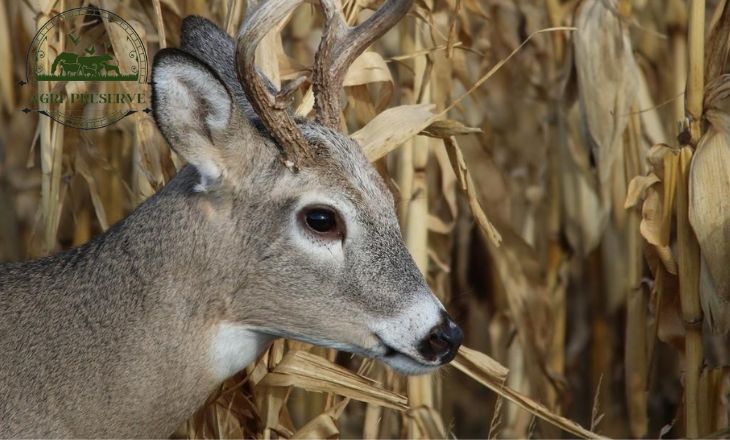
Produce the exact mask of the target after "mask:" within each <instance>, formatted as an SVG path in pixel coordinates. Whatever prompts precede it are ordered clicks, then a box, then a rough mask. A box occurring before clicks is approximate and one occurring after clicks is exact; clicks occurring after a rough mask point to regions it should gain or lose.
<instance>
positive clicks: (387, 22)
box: [236, 0, 414, 170]
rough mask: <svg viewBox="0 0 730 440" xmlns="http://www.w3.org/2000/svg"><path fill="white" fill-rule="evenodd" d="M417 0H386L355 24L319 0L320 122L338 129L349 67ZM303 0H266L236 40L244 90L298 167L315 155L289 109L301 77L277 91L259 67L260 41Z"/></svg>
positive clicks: (332, 1)
mask: <svg viewBox="0 0 730 440" xmlns="http://www.w3.org/2000/svg"><path fill="white" fill-rule="evenodd" d="M413 1H414V0H385V4H384V5H383V6H381V7H380V9H378V10H377V11H376V12H375V13H374V14H373V15H372V16H370V18H368V19H367V20H365V21H364V22H363V23H361V24H360V25H359V26H357V27H354V28H352V27H350V26H348V25H347V23H345V20H344V19H343V18H342V15H341V14H340V11H339V7H338V5H337V0H320V4H321V5H322V10H323V11H324V14H325V25H324V31H323V34H322V41H321V42H320V44H319V48H318V49H317V54H316V55H315V60H314V69H313V72H312V88H313V91H314V95H315V104H314V107H315V113H316V115H317V121H318V122H319V123H321V124H323V125H326V126H328V127H330V128H333V129H338V128H339V125H340V109H339V102H338V101H339V99H338V94H339V91H340V88H341V87H342V82H343V81H344V79H345V73H346V72H347V68H348V67H349V66H350V65H351V64H352V62H353V61H355V59H356V58H357V57H358V56H360V54H362V53H363V51H364V50H365V49H367V47H368V46H370V45H371V44H372V43H373V42H374V41H375V40H376V39H378V38H379V37H380V36H381V35H383V34H384V33H385V32H387V31H388V30H389V29H390V28H392V27H393V26H394V25H395V24H396V23H397V22H398V21H399V20H400V19H401V18H403V16H404V15H405V14H406V13H407V12H408V10H409V9H410V8H411V5H412V4H413ZM303 2H304V0H268V1H265V2H263V3H262V4H261V5H260V6H259V7H258V9H256V10H255V11H254V12H253V13H252V14H250V15H249V16H248V18H247V19H246V22H245V23H244V24H243V26H242V27H241V31H240V32H239V34H238V40H237V42H236V71H237V73H238V79H239V81H241V85H242V87H243V91H244V92H245V93H246V97H247V98H248V100H249V102H250V103H251V107H253V109H254V111H255V112H256V114H257V115H258V117H259V118H260V119H261V121H262V122H263V124H264V127H266V129H267V130H268V131H269V133H271V136H273V138H274V139H276V141H277V142H278V144H279V146H280V148H281V149H282V154H283V155H284V163H285V164H286V165H287V167H289V168H290V169H293V170H296V169H297V168H298V166H299V164H300V162H301V161H302V160H303V159H308V158H311V157H312V151H311V148H310V146H309V144H308V142H307V140H306V138H305V137H304V134H303V133H302V131H301V129H300V128H299V126H297V124H296V122H295V121H294V119H293V118H292V116H291V115H290V114H289V112H288V111H287V109H286V103H287V102H288V98H289V96H290V95H291V93H292V92H293V91H294V90H295V89H296V87H297V86H298V85H299V84H300V83H301V81H294V82H293V83H291V84H290V85H289V86H287V87H286V88H284V89H282V90H280V91H272V87H271V84H270V83H269V81H268V80H267V79H266V78H265V77H263V76H262V75H261V73H259V71H258V70H257V69H256V47H258V45H259V43H260V42H261V39H263V37H264V35H266V34H267V33H268V32H269V31H270V30H271V29H273V28H274V27H275V26H276V25H277V24H278V23H279V22H280V21H281V20H283V19H284V17H286V16H287V15H288V14H289V13H290V12H291V11H292V10H294V8H296V7H297V6H299V5H300V4H301V3H303ZM301 79H302V80H303V78H301Z"/></svg>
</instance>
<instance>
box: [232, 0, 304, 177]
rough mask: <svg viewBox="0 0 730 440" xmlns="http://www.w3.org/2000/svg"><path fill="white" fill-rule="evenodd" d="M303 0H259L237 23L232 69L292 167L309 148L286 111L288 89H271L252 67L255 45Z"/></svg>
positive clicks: (288, 165)
mask: <svg viewBox="0 0 730 440" xmlns="http://www.w3.org/2000/svg"><path fill="white" fill-rule="evenodd" d="M302 2H303V0H269V1H265V2H263V3H262V4H261V5H260V6H259V7H258V8H257V9H256V10H255V11H254V12H253V13H252V14H250V15H249V16H248V18H247V19H246V22H245V23H244V24H243V26H242V27H241V31H240V32H239V34H238V41H237V42H236V71H237V73H238V79H239V81H241V85H242V86H243V91H244V92H245V93H246V97H247V98H248V100H249V102H250V103H251V106H252V107H253V109H254V111H255V112H256V114H257V115H258V117H259V118H260V119H261V122H263V124H264V127H266V129H267V130H268V132H269V133H270V134H271V136H272V137H273V138H274V139H275V140H276V141H277V143H278V144H279V146H280V148H281V150H282V154H283V156H284V157H283V159H284V163H285V164H286V166H287V167H288V168H289V169H291V170H294V171H296V170H297V169H298V167H299V165H300V163H301V162H302V161H303V160H306V159H307V158H311V157H312V152H311V149H310V146H309V144H308V142H307V140H306V139H305V137H304V133H302V131H301V129H300V128H299V127H298V126H297V123H296V122H295V121H294V118H292V116H291V114H290V113H289V112H288V110H287V108H286V105H285V104H282V103H285V102H287V101H288V99H287V98H288V96H287V95H288V94H289V93H290V91H288V90H282V91H279V92H276V93H273V92H272V90H271V87H270V83H269V81H268V79H266V78H265V77H263V76H262V75H261V73H260V72H259V71H258V69H257V68H256V48H257V47H258V45H259V43H260V42H261V40H262V39H263V38H264V36H265V35H266V34H267V33H268V32H269V31H271V29H274V28H275V27H276V26H277V25H278V24H279V23H280V22H281V21H282V20H283V19H284V18H285V17H286V16H287V15H288V14H289V13H290V12H291V11H293V10H294V8H296V7H297V6H299V5H300V4H301V3H302Z"/></svg>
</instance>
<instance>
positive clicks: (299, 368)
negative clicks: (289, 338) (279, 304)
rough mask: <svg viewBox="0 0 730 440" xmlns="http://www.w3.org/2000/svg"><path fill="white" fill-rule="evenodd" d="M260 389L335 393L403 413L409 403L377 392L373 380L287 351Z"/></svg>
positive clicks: (387, 392)
mask: <svg viewBox="0 0 730 440" xmlns="http://www.w3.org/2000/svg"><path fill="white" fill-rule="evenodd" d="M259 386H270V387H290V386H295V387H298V388H303V389H305V390H308V391H316V392H323V393H334V394H338V395H341V396H345V397H349V398H352V399H355V400H359V401H362V402H368V403H373V404H376V405H381V406H384V407H387V408H392V409H397V410H405V409H406V408H407V404H408V400H407V399H406V398H405V397H403V396H401V395H399V394H396V393H393V392H391V391H388V390H385V389H383V388H380V387H378V386H376V385H375V384H374V381H373V380H372V379H369V378H366V377H363V376H359V375H357V374H355V373H353V372H351V371H349V370H347V369H346V368H343V367H340V366H339V365H336V364H334V363H332V362H330V361H328V360H326V359H324V358H322V357H319V356H316V355H313V354H311V353H307V352H304V351H290V352H288V353H287V354H286V355H285V356H284V359H283V360H282V361H281V363H279V365H277V366H276V368H274V371H272V372H271V373H269V374H267V375H266V377H264V378H263V379H262V380H261V382H260V383H259Z"/></svg>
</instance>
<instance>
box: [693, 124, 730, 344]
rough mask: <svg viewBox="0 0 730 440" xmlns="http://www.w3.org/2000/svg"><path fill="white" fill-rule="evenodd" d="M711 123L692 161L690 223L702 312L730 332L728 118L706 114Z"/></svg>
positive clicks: (729, 144) (729, 162) (729, 166)
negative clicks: (698, 266)
mask: <svg viewBox="0 0 730 440" xmlns="http://www.w3.org/2000/svg"><path fill="white" fill-rule="evenodd" d="M706 117H707V119H708V121H709V122H710V127H709V129H708V131H707V132H706V133H705V135H704V136H702V139H701V140H700V142H699V144H698V145H697V151H696V153H695V155H694V158H693V160H692V167H691V170H690V206H689V219H690V223H691V224H692V229H694V231H695V234H696V235H697V241H698V242H699V244H700V249H701V252H702V263H703V265H704V266H706V270H703V271H702V275H704V276H702V280H703V283H702V287H703V289H702V292H701V297H702V308H703V310H704V312H705V314H706V316H707V318H708V320H709V323H710V325H711V326H712V328H713V329H715V330H717V331H721V332H725V331H728V330H730V266H728V261H730V247H729V246H728V243H730V197H728V195H727V189H728V188H730V116H728V115H727V114H725V113H722V112H720V111H719V110H711V111H709V112H707V113H706Z"/></svg>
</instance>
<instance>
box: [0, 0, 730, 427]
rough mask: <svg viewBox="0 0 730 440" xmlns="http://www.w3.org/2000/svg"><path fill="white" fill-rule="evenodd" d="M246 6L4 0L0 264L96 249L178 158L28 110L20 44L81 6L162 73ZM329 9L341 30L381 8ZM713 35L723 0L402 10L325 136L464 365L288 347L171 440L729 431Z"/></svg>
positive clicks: (299, 52)
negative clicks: (335, 139)
mask: <svg viewBox="0 0 730 440" xmlns="http://www.w3.org/2000/svg"><path fill="white" fill-rule="evenodd" d="M255 3H256V1H253V0H252V1H243V0H201V1H182V0H181V1H176V0H153V1H142V0H123V1H113V0H98V2H89V1H73V0H66V1H63V0H58V1H53V0H28V1H8V2H3V3H2V4H0V60H2V62H0V261H8V260H20V259H24V258H31V257H37V256H41V255H45V254H48V253H50V252H57V251H59V250H62V249H67V248H69V247H72V246H75V245H79V244H82V243H84V242H86V241H88V240H89V238H90V237H91V236H93V235H95V234H99V233H102V232H103V231H105V230H106V229H107V228H109V226H110V225H112V224H114V223H115V222H117V221H118V220H120V219H121V218H123V217H124V216H125V215H126V214H127V213H128V212H130V211H131V210H132V209H134V207H135V206H137V205H139V204H140V203H141V202H142V201H144V200H145V199H146V198H147V197H149V196H150V195H151V194H153V193H154V192H155V191H156V190H157V189H159V188H160V187H161V186H162V185H164V184H165V182H167V181H168V180H169V179H170V178H171V176H173V175H174V174H175V172H176V169H178V168H179V167H180V166H181V165H182V164H181V163H179V160H178V159H177V157H176V156H175V155H174V154H173V153H172V152H171V151H170V149H169V147H168V146H167V145H166V143H165V141H164V140H163V138H162V137H161V135H160V134H159V133H158V132H157V129H156V127H155V125H154V121H153V119H152V117H151V115H150V114H148V113H145V112H137V113H135V114H133V115H131V116H129V117H126V118H125V119H123V120H122V121H120V122H118V123H116V124H114V125H112V126H109V127H107V128H103V129H98V130H88V131H82V130H77V129H72V128H67V127H64V126H62V125H60V124H58V123H56V122H55V121H52V120H51V119H49V118H47V117H44V116H41V115H37V114H33V113H31V114H26V113H24V112H22V111H21V110H22V109H23V108H24V107H25V106H26V105H27V103H28V102H30V93H31V91H30V90H29V89H28V88H27V87H25V88H24V87H19V86H17V83H18V82H19V81H21V80H23V79H24V78H25V65H26V64H25V63H26V58H25V57H26V51H27V49H28V47H29V46H30V43H31V40H32V38H33V36H34V35H35V33H36V31H37V30H38V29H39V28H40V27H41V26H43V24H44V23H45V22H47V21H48V20H49V18H50V17H52V16H54V15H55V14H57V13H59V12H60V11H63V10H66V9H69V8H72V7H78V6H81V5H89V4H94V5H96V6H98V7H101V8H104V9H107V10H110V11H113V12H115V13H116V14H118V15H119V16H121V17H123V18H125V19H126V20H127V21H128V22H129V23H130V24H132V26H133V27H134V28H135V30H136V31H137V33H138V34H139V35H140V37H141V38H142V40H143V42H144V44H145V45H146V50H147V52H148V54H149V55H150V58H152V56H153V55H154V53H155V52H156V51H157V50H159V49H160V48H162V47H166V46H171V47H175V46H177V45H178V44H179V39H180V24H181V20H182V18H183V17H185V16H187V15H192V14H195V15H202V16H206V17H208V18H210V19H211V20H213V21H215V22H216V23H218V24H219V25H220V26H221V27H222V28H224V29H226V30H227V31H228V32H229V34H231V35H233V34H234V33H235V32H236V29H237V28H238V25H239V23H240V22H241V20H242V17H243V16H244V14H245V11H246V9H247V5H248V4H255ZM341 3H342V10H343V13H344V17H345V18H346V20H347V22H348V23H350V24H355V23H357V22H359V21H360V20H361V19H362V18H363V17H366V16H367V15H368V14H369V13H370V11H371V10H372V9H373V8H375V7H376V6H377V5H378V4H379V3H380V2H379V1H376V0H341ZM321 25H322V15H321V10H320V8H319V6H318V2H317V1H311V2H308V3H307V4H305V5H304V6H301V7H299V8H298V9H296V10H295V11H294V13H293V14H292V15H291V17H290V18H289V20H288V22H287V24H286V26H283V27H282V28H281V29H273V30H272V32H271V33H270V34H269V35H268V36H267V37H266V38H264V40H263V41H262V43H261V45H260V48H259V52H258V53H257V56H256V59H257V62H258V63H259V65H260V67H261V70H262V71H263V72H264V73H266V74H267V75H268V76H269V78H271V80H272V82H274V83H275V84H277V85H279V84H282V83H286V82H289V81H292V80H296V79H297V78H300V77H301V76H302V75H306V74H308V73H309V72H310V70H311V64H312V56H313V53H314V52H315V51H316V44H317V42H318V41H319V29H320V28H321ZM54 38H57V36H51V37H50V38H49V41H48V45H49V50H50V51H51V52H52V51H54V50H56V51H58V50H59V49H62V48H58V47H56V46H55V45H57V41H56V40H54ZM729 39H730V6H729V5H728V3H727V2H726V1H725V0H717V1H713V0H709V1H707V2H705V0H667V1H649V0H580V1H578V0H544V1H542V0H535V1H527V0H518V1H506V0H495V1H480V0H419V1H417V2H416V5H415V6H414V8H413V9H412V10H411V11H410V13H409V14H408V16H407V17H406V18H405V19H404V20H403V21H402V22H401V23H400V24H399V25H398V26H397V27H396V29H394V30H393V31H391V32H389V33H388V34H387V35H386V37H385V38H383V39H381V40H380V41H379V42H377V43H376V44H375V45H373V47H372V48H371V49H370V50H368V51H367V52H365V54H364V55H363V56H362V57H360V58H359V59H358V60H356V61H355V63H354V65H353V66H352V68H351V69H350V70H349V71H348V72H347V74H346V75H345V76H344V82H343V84H344V96H346V99H347V105H346V107H345V110H344V114H343V117H342V118H341V119H342V121H341V124H342V125H343V127H346V129H347V131H348V132H349V133H351V134H352V136H353V137H354V138H355V139H356V140H358V141H359V142H360V143H361V145H363V148H364V149H365V151H366V153H367V155H368V157H369V158H370V159H371V160H372V161H374V162H375V163H376V165H377V167H378V169H379V170H380V171H381V173H382V174H383V176H384V177H385V178H386V180H387V181H388V183H389V184H390V186H391V187H392V188H393V191H395V192H396V194H397V197H396V198H397V200H399V204H398V213H399V216H400V218H401V226H402V229H403V234H404V236H405V238H406V242H407V244H408V246H409V248H410V250H411V252H412V254H413V255H414V257H415V260H416V262H417V264H418V265H419V267H420V268H421V270H422V271H423V272H424V273H426V274H427V276H428V280H429V282H430V284H431V286H432V287H433V289H434V291H435V292H436V293H437V294H438V295H439V296H440V297H441V299H442V300H443V301H444V303H445V304H446V305H447V308H448V309H449V311H450V312H451V313H452V315H454V316H455V318H456V320H457V321H458V322H459V323H460V324H461V325H462V326H463V328H464V329H465V332H466V340H465V343H466V345H467V346H468V347H471V348H463V349H462V351H461V352H460V355H459V356H458V357H457V360H456V361H455V362H454V364H453V366H451V367H447V368H445V369H444V370H443V373H441V374H436V375H433V376H427V377H412V378H405V377H401V376H398V375H396V374H395V373H393V372H392V371H390V370H388V369H387V368H386V367H384V366H383V365H381V364H379V363H376V362H373V361H371V360H363V359H361V358H357V357H352V356H350V355H347V354H344V353H337V352H335V351H333V350H329V349H322V348H317V347H312V346H309V345H307V344H304V343H300V342H294V341H283V340H280V341H277V342H275V343H274V345H273V346H272V348H271V349H270V350H268V351H267V352H266V353H265V354H264V355H263V356H262V357H261V358H260V359H259V360H258V361H257V362H256V363H255V364H254V365H251V366H250V367H249V368H247V369H246V370H245V371H243V372H241V373H239V374H237V375H236V376H235V377H233V378H231V379H230V380H228V381H227V382H226V383H225V384H223V386H222V388H221V390H220V393H218V394H217V395H215V396H211V399H210V402H209V404H208V405H206V406H205V407H204V408H202V409H201V410H200V411H199V412H198V413H197V414H195V415H194V416H193V417H192V418H191V419H190V420H189V421H188V422H187V424H186V425H185V426H182V427H181V428H180V430H179V432H178V433H177V434H178V435H180V436H187V437H191V438H192V437H206V438H213V437H241V436H245V437H257V438H271V437H286V438H289V437H337V436H342V437H398V436H403V437H412V438H420V437H429V438H434V437H446V436H451V435H455V436H457V437H487V436H488V437H490V438H491V437H527V436H532V437H558V436H592V435H596V434H593V433H598V434H600V435H605V436H615V437H659V436H667V437H678V436H688V437H708V436H716V437H718V438H719V437H725V438H726V437H727V436H728V435H729V431H728V428H727V426H728V405H727V403H728V402H727V399H728V392H729V389H728V388H729V387H728V386H729V381H728V375H727V373H728V365H730V350H729V345H728V339H727V337H726V336H725V333H726V331H727V330H729V329H730V304H729V302H730V270H729V269H728V267H730V266H728V261H730V193H729V191H730V189H729V188H730V116H728V113H727V109H728V105H727V100H726V98H727V95H728V90H730V88H729V87H728V84H729V82H728V79H729V78H730V77H728V75H727V74H726V72H727V55H728V48H729V41H728V40H729ZM120 67H122V68H124V66H122V65H120ZM68 84H71V83H68ZM56 86H58V87H64V86H66V85H64V84H63V83H58V84H56ZM118 87H119V89H120V91H124V87H125V85H124V84H123V83H120V84H119V85H118ZM309 87H310V83H309V82H308V81H303V82H301V84H300V85H299V87H298V90H297V93H296V94H295V100H294V103H293V107H292V108H294V109H296V111H297V113H299V114H300V115H308V114H310V113H311V111H312V108H313V105H314V102H313V99H312V92H311V90H310V89H309ZM485 353H488V354H489V356H487V355H486V354H485ZM490 356H491V357H490ZM58 367H59V368H63V366H58ZM490 390H491V391H490ZM527 396H529V397H527ZM571 420H575V421H576V422H578V423H579V424H580V425H582V426H584V427H585V428H581V426H579V425H578V424H577V423H575V422H571Z"/></svg>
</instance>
